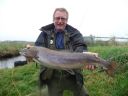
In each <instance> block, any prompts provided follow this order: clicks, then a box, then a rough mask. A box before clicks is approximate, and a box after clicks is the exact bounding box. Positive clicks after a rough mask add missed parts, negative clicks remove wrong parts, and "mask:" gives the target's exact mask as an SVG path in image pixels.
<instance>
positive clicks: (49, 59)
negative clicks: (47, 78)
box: [20, 46, 115, 74]
mask: <svg viewBox="0 0 128 96" xmlns="http://www.w3.org/2000/svg"><path fill="white" fill-rule="evenodd" d="M20 53H21V55H24V56H25V57H29V58H33V59H34V60H35V61H37V62H39V63H40V64H41V65H43V66H45V67H48V68H52V69H59V70H70V69H79V68H83V67H84V66H85V65H87V64H93V65H95V64H99V65H100V66H102V67H104V68H105V69H107V73H108V74H109V73H110V74H111V73H112V71H113V70H114V66H115V64H114V63H111V62H109V61H106V60H104V59H102V58H100V57H97V56H95V55H91V54H88V53H70V52H61V51H55V50H50V49H48V48H44V47H36V46H35V47H30V48H25V49H23V50H22V51H21V52H20ZM109 71H110V72H109Z"/></svg>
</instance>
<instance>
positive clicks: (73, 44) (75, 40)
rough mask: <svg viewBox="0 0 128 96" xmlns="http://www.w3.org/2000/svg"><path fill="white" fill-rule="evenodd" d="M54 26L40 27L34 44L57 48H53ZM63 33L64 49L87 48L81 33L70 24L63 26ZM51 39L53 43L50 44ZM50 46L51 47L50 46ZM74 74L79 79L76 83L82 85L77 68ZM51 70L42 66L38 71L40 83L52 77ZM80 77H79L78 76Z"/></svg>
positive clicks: (80, 49) (81, 49)
mask: <svg viewBox="0 0 128 96" xmlns="http://www.w3.org/2000/svg"><path fill="white" fill-rule="evenodd" d="M54 29H55V26H54V24H53V23H52V24H49V25H47V26H44V27H42V28H41V29H40V30H41V31H42V32H41V33H40V35H39V37H38V38H37V40H36V42H35V45H36V46H43V47H46V48H50V49H54V50H58V49H56V48H55V31H54ZM64 33H65V35H64V37H65V44H64V45H65V50H69V51H73V52H83V51H86V50H87V45H86V44H85V42H84V39H83V37H82V34H81V33H80V32H79V31H78V30H77V29H75V28H73V27H72V26H70V25H68V24H67V26H66V28H65V31H64ZM51 40H52V41H53V43H52V44H51V43H50V42H51ZM51 46H52V47H51ZM74 72H75V73H76V74H77V75H76V80H77V79H78V80H77V81H79V82H78V83H80V82H82V84H81V85H83V81H82V80H83V79H82V75H81V74H79V72H78V70H77V71H74ZM52 75H53V71H51V70H49V69H48V68H42V70H41V72H40V76H39V77H40V83H41V85H43V84H44V83H47V82H48V81H49V79H50V78H51V77H52ZM80 77H81V78H80Z"/></svg>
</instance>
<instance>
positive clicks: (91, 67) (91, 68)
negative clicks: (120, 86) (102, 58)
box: [84, 64, 96, 70]
mask: <svg viewBox="0 0 128 96" xmlns="http://www.w3.org/2000/svg"><path fill="white" fill-rule="evenodd" d="M95 68H96V66H94V65H89V64H88V65H86V66H85V67H84V69H88V70H94V69H95Z"/></svg>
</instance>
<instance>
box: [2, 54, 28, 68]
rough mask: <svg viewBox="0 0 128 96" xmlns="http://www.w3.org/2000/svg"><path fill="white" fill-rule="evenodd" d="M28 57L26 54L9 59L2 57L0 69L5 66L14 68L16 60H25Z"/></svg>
mask: <svg viewBox="0 0 128 96" xmlns="http://www.w3.org/2000/svg"><path fill="white" fill-rule="evenodd" d="M25 60H26V58H25V57H24V56H17V57H13V58H8V59H2V60H0V69H3V68H14V63H15V62H16V61H25Z"/></svg>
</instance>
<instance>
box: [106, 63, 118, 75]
mask: <svg viewBox="0 0 128 96" xmlns="http://www.w3.org/2000/svg"><path fill="white" fill-rule="evenodd" d="M115 69H116V62H115V61H111V64H110V65H109V66H108V68H107V70H105V71H106V73H107V74H108V75H109V76H111V77H113V76H114V72H115Z"/></svg>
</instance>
